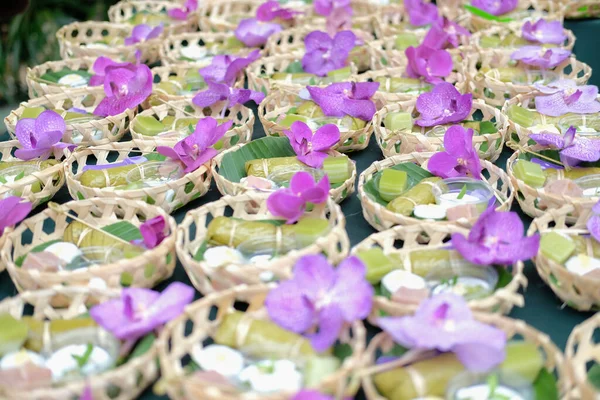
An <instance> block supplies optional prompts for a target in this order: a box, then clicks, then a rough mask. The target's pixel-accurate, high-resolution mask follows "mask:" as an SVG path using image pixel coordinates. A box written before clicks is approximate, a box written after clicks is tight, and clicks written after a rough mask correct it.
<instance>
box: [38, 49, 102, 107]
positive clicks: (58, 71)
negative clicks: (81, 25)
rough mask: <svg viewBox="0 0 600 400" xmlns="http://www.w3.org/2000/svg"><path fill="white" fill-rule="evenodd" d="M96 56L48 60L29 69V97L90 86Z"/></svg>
mask: <svg viewBox="0 0 600 400" xmlns="http://www.w3.org/2000/svg"><path fill="white" fill-rule="evenodd" d="M95 62H96V57H81V58H71V59H66V60H59V61H47V62H45V63H43V64H40V65H36V66H35V67H32V68H29V69H28V70H27V77H26V79H27V86H28V87H29V97H30V98H36V97H41V96H44V95H47V94H58V93H62V92H63V91H66V90H71V89H75V88H80V87H84V86H89V84H90V80H91V78H92V76H93V75H94V70H93V66H94V63H95Z"/></svg>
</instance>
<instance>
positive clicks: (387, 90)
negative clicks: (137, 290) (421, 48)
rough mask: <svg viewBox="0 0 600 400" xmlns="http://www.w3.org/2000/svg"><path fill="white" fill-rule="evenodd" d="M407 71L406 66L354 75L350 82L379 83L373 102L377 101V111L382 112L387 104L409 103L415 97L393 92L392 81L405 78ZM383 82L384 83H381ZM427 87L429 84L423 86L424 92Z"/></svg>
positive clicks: (409, 94)
mask: <svg viewBox="0 0 600 400" xmlns="http://www.w3.org/2000/svg"><path fill="white" fill-rule="evenodd" d="M405 71H406V66H403V67H389V68H388V67H386V68H382V69H377V70H373V71H367V72H363V73H362V74H357V75H354V76H353V77H352V78H351V79H350V80H351V81H354V82H379V88H378V89H377V93H375V96H373V100H374V101H375V106H376V107H377V109H378V110H380V109H381V108H382V107H384V106H385V105H386V104H393V103H396V102H402V101H407V100H410V99H412V98H414V97H415V94H412V93H397V92H392V91H391V86H392V82H391V80H392V79H393V78H396V77H400V76H403V75H404V72H405ZM381 80H384V81H383V82H381ZM427 85H428V84H427V83H423V84H422V87H423V91H426V90H425V87H426V86H427Z"/></svg>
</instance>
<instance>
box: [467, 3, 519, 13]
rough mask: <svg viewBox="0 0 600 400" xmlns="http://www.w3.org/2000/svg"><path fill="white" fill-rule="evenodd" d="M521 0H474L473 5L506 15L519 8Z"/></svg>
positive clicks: (489, 11)
mask: <svg viewBox="0 0 600 400" xmlns="http://www.w3.org/2000/svg"><path fill="white" fill-rule="evenodd" d="M518 4H519V0H473V1H471V5H472V6H473V7H477V8H479V9H480V10H483V11H485V12H487V13H489V14H492V15H496V16H499V15H504V14H506V13H509V12H511V11H513V10H514V9H515V8H517V5H518Z"/></svg>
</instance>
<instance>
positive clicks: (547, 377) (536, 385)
mask: <svg viewBox="0 0 600 400" xmlns="http://www.w3.org/2000/svg"><path fill="white" fill-rule="evenodd" d="M533 390H534V391H535V400H558V387H557V383H556V377H555V376H554V375H553V374H551V373H550V372H549V371H548V370H547V369H546V368H542V370H541V371H540V373H539V374H538V376H537V378H536V379H535V381H534V382H533Z"/></svg>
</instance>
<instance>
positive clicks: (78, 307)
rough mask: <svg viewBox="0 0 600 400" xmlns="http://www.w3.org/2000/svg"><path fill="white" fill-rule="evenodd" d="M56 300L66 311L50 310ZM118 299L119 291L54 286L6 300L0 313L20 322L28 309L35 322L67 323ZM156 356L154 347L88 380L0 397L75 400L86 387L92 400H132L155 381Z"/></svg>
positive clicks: (4, 394)
mask: <svg viewBox="0 0 600 400" xmlns="http://www.w3.org/2000/svg"><path fill="white" fill-rule="evenodd" d="M57 296H60V297H63V298H66V299H68V300H69V301H68V303H69V304H70V305H69V307H68V308H55V307H53V306H52V304H51V301H52V299H54V298H56V297H57ZM118 297H119V291H118V290H99V289H88V288H81V287H79V288H75V287H61V286H56V287H54V288H51V289H45V290H38V291H32V292H25V293H22V294H20V295H18V296H15V297H12V298H8V299H6V300H4V301H2V302H1V303H0V313H8V314H10V315H12V316H13V317H14V318H17V319H20V318H21V317H22V316H24V315H25V311H26V308H29V307H30V305H31V306H32V307H33V318H35V319H37V320H40V321H44V320H68V319H73V318H77V317H79V316H81V315H82V314H85V313H87V312H88V307H89V305H90V304H93V303H97V302H98V301H106V300H110V299H114V298H118ZM157 355H158V353H157V350H156V347H155V346H153V347H152V348H150V349H149V350H148V351H147V352H146V353H145V354H143V355H141V356H139V357H136V358H133V359H132V360H130V361H128V362H127V363H125V364H123V365H121V366H119V367H117V368H114V369H112V370H109V371H106V372H104V373H101V374H99V375H95V376H92V377H90V378H88V379H87V380H83V379H81V380H76V381H71V382H68V383H65V384H62V385H60V386H52V387H46V388H40V389H31V390H18V389H12V390H11V389H10V388H7V390H6V391H4V392H3V393H2V396H3V397H2V398H3V399H6V400H40V399H44V400H64V399H78V398H79V397H80V396H81V395H82V393H83V392H84V390H85V389H86V387H89V388H91V390H92V396H93V398H94V400H133V399H135V398H137V396H139V395H140V394H141V393H142V392H143V391H144V389H146V388H147V387H148V386H149V385H150V384H151V383H152V382H153V381H154V380H156V378H157V377H158V372H159V370H158V365H157V362H156V357H157ZM115 393H117V395H115Z"/></svg>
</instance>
